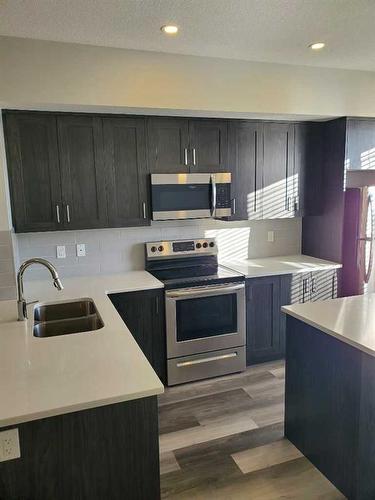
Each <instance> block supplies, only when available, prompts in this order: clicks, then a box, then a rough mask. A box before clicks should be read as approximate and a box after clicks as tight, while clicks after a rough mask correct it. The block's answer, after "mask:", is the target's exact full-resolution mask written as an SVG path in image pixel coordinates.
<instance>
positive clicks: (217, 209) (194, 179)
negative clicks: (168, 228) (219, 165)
mask: <svg viewBox="0 0 375 500" xmlns="http://www.w3.org/2000/svg"><path fill="white" fill-rule="evenodd" d="M151 196H152V219H153V220H176V219H204V218H213V219H220V218H225V217H230V216H231V215H232V209H231V174H230V173H222V172H219V173H215V174H151Z"/></svg>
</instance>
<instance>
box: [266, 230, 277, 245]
mask: <svg viewBox="0 0 375 500" xmlns="http://www.w3.org/2000/svg"><path fill="white" fill-rule="evenodd" d="M267 241H268V243H274V241H275V231H268V233H267Z"/></svg>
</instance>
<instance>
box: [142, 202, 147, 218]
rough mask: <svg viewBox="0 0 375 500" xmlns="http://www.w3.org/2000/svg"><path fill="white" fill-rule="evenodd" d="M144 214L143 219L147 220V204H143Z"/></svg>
mask: <svg viewBox="0 0 375 500" xmlns="http://www.w3.org/2000/svg"><path fill="white" fill-rule="evenodd" d="M142 212H143V218H144V219H147V213H146V203H145V202H143V203H142Z"/></svg>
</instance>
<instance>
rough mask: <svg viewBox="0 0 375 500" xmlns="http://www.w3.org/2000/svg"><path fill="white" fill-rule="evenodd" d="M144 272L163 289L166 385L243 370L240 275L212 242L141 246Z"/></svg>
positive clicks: (242, 305)
mask: <svg viewBox="0 0 375 500" xmlns="http://www.w3.org/2000/svg"><path fill="white" fill-rule="evenodd" d="M146 269H147V270H148V271H149V272H150V273H151V274H153V275H154V276H155V277H156V278H158V279H159V280H161V281H162V282H163V283H164V285H165V311H166V330H167V358H168V360H167V367H168V385H175V384H180V383H183V382H189V381H192V380H198V379H203V378H209V377H215V376H218V375H224V374H227V373H234V372H239V371H242V370H244V369H245V368H246V352H245V351H246V348H245V344H246V333H245V330H246V328H245V277H244V276H243V275H242V274H240V273H237V272H236V271H232V270H230V269H227V268H225V267H222V266H220V265H218V261H217V247H216V242H215V240H214V239H213V238H204V239H196V240H177V241H157V242H151V243H146Z"/></svg>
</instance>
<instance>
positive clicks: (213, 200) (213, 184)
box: [210, 174, 216, 217]
mask: <svg viewBox="0 0 375 500" xmlns="http://www.w3.org/2000/svg"><path fill="white" fill-rule="evenodd" d="M210 181H211V217H215V215H216V180H215V174H211V177H210Z"/></svg>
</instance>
